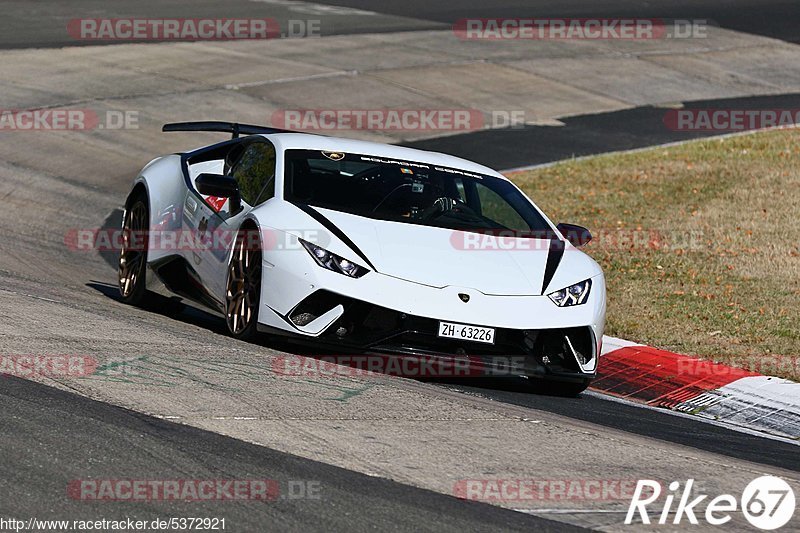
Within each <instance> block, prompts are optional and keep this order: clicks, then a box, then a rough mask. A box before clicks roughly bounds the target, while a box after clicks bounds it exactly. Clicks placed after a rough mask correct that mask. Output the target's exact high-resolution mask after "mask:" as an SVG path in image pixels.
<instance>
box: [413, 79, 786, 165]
mask: <svg viewBox="0 0 800 533" xmlns="http://www.w3.org/2000/svg"><path fill="white" fill-rule="evenodd" d="M798 106H800V94H779V95H768V96H752V97H747V98H718V99H713V100H695V101H692V102H686V103H684V104H683V109H688V110H692V109H694V110H714V109H723V110H724V109H735V110H748V109H796V108H797V107H798ZM666 113H667V109H665V108H663V107H653V106H644V107H636V108H633V109H624V110H621V111H613V112H610V113H597V114H592V115H583V116H576V117H568V118H563V119H560V122H562V123H563V126H527V125H526V126H524V127H520V128H515V129H493V130H482V131H476V132H471V133H463V134H459V135H452V136H448V137H439V138H435V139H425V140H421V141H415V142H409V143H404V146H409V147H411V148H418V149H420V150H430V151H434V152H444V153H448V154H452V155H455V156H459V157H464V158H466V159H471V160H473V161H476V162H478V163H482V164H484V165H487V166H489V167H491V168H500V169H506V170H508V169H514V168H518V167H525V166H528V165H537V164H542V163H549V162H553V161H560V160H563V159H570V158H573V157H581V156H587V155H594V154H602V153H606V152H615V151H621V150H632V149H636V148H645V147H648V146H655V145H658V144H666V143H671V142H679V141H688V140H692V139H702V138H704V137H711V136H715V135H720V134H724V133H727V132H721V131H704V130H684V131H680V130H670V129H669V128H666V127H664V116H665V114H666Z"/></svg>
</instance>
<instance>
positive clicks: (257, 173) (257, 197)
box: [230, 141, 275, 207]
mask: <svg viewBox="0 0 800 533" xmlns="http://www.w3.org/2000/svg"><path fill="white" fill-rule="evenodd" d="M230 175H231V176H232V177H233V178H234V179H235V180H236V182H237V183H238V184H239V191H240V192H241V193H242V200H244V202H245V203H247V204H248V205H249V206H251V207H255V206H257V205H259V204H262V203H264V202H266V201H267V200H269V199H270V198H272V197H273V196H275V147H274V146H272V143H270V142H268V141H255V142H253V143H251V144H250V145H249V146H248V147H247V148H245V150H244V153H242V156H241V157H240V158H239V160H238V161H237V162H236V164H235V165H234V166H233V168H232V170H231V173H230Z"/></svg>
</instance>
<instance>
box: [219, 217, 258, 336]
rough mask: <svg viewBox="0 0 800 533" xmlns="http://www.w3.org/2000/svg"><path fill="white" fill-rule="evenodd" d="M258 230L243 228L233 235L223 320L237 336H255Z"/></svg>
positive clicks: (256, 324) (233, 334) (256, 319)
mask: <svg viewBox="0 0 800 533" xmlns="http://www.w3.org/2000/svg"><path fill="white" fill-rule="evenodd" d="M254 235H257V232H256V231H255V230H252V229H243V230H241V231H239V234H238V235H237V236H236V243H235V244H234V247H233V254H232V256H231V262H230V265H228V281H227V288H226V291H225V321H226V322H227V324H228V331H229V332H230V334H231V335H232V336H234V337H236V338H237V339H243V340H250V339H252V338H253V337H255V335H256V333H257V326H258V306H259V301H260V300H261V245H260V241H259V240H258V238H253V236H254Z"/></svg>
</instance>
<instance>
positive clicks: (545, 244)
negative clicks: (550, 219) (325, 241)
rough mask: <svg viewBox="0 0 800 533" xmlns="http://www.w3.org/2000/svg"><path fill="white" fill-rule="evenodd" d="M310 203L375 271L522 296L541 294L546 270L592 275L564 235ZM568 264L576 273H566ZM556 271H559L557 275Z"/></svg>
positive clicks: (436, 284)
mask: <svg viewBox="0 0 800 533" xmlns="http://www.w3.org/2000/svg"><path fill="white" fill-rule="evenodd" d="M311 209H313V210H314V211H316V212H317V213H318V214H321V215H322V216H323V217H324V219H327V222H328V223H329V224H332V225H333V226H335V228H333V227H329V228H327V229H328V230H331V232H332V233H333V234H334V235H337V233H339V235H338V238H339V240H341V241H342V243H343V244H344V245H345V246H347V247H348V248H350V249H351V250H353V251H354V252H355V253H356V254H359V253H360V254H363V257H362V259H363V258H366V259H367V260H368V262H369V263H371V266H372V267H373V268H374V269H375V270H376V271H378V272H380V273H381V274H385V275H387V276H393V277H396V278H400V279H404V280H407V281H411V282H414V283H420V284H424V285H429V286H433V287H447V286H452V287H463V288H469V289H474V290H477V291H480V292H482V293H484V294H487V295H517V296H522V295H541V294H542V293H543V291H544V289H547V288H548V287H543V285H544V279H545V272H546V271H548V275H547V278H548V281H550V280H552V279H553V278H557V279H555V281H556V282H560V281H561V280H563V279H572V278H575V279H574V280H573V281H570V283H574V282H577V281H581V280H583V279H586V278H587V277H591V275H593V272H592V270H593V269H592V267H591V265H592V264H594V262H593V261H591V259H589V258H588V256H586V255H585V254H583V253H581V252H579V251H577V250H576V249H575V248H573V247H571V246H570V245H569V244H566V245H565V244H564V243H563V242H561V241H557V242H556V244H557V245H559V246H555V247H551V241H550V240H549V239H529V238H528V239H521V238H513V237H496V236H492V235H484V234H477V233H469V232H462V231H454V230H449V229H443V228H433V227H427V226H420V225H416V224H406V223H402V222H389V221H383V220H374V219H370V218H366V217H361V216H357V215H351V214H347V213H342V212H339V211H332V210H330V209H322V208H311ZM315 218H317V217H315ZM318 220H319V219H318ZM319 221H320V222H324V221H323V220H319ZM334 229H338V231H333V230H334ZM342 237H344V239H342ZM348 241H350V242H348ZM553 248H556V250H553ZM558 248H561V250H558ZM562 250H563V253H562ZM352 259H354V260H358V258H357V257H352ZM364 262H365V261H364V260H362V261H361V263H362V264H363V263H364ZM364 266H367V267H369V266H370V265H368V264H365V265H364ZM565 270H569V271H574V275H572V273H568V274H567V276H564V271H565ZM556 271H560V272H559V274H561V275H559V276H556V275H555V274H556ZM548 285H551V284H550V283H548ZM560 288H562V287H561V286H558V287H553V286H550V287H549V289H550V290H557V289H560Z"/></svg>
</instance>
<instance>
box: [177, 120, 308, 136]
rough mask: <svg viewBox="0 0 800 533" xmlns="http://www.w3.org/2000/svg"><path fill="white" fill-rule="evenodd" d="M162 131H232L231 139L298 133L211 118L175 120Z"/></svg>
mask: <svg viewBox="0 0 800 533" xmlns="http://www.w3.org/2000/svg"><path fill="white" fill-rule="evenodd" d="M161 131H218V132H222V133H230V134H231V139H236V138H237V137H239V135H258V134H265V133H297V132H294V131H290V130H282V129H278V128H270V127H268V126H255V125H253V124H238V123H236V122H220V121H216V120H209V121H204V122H173V123H171V124H164V126H163V127H162V128H161Z"/></svg>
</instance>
